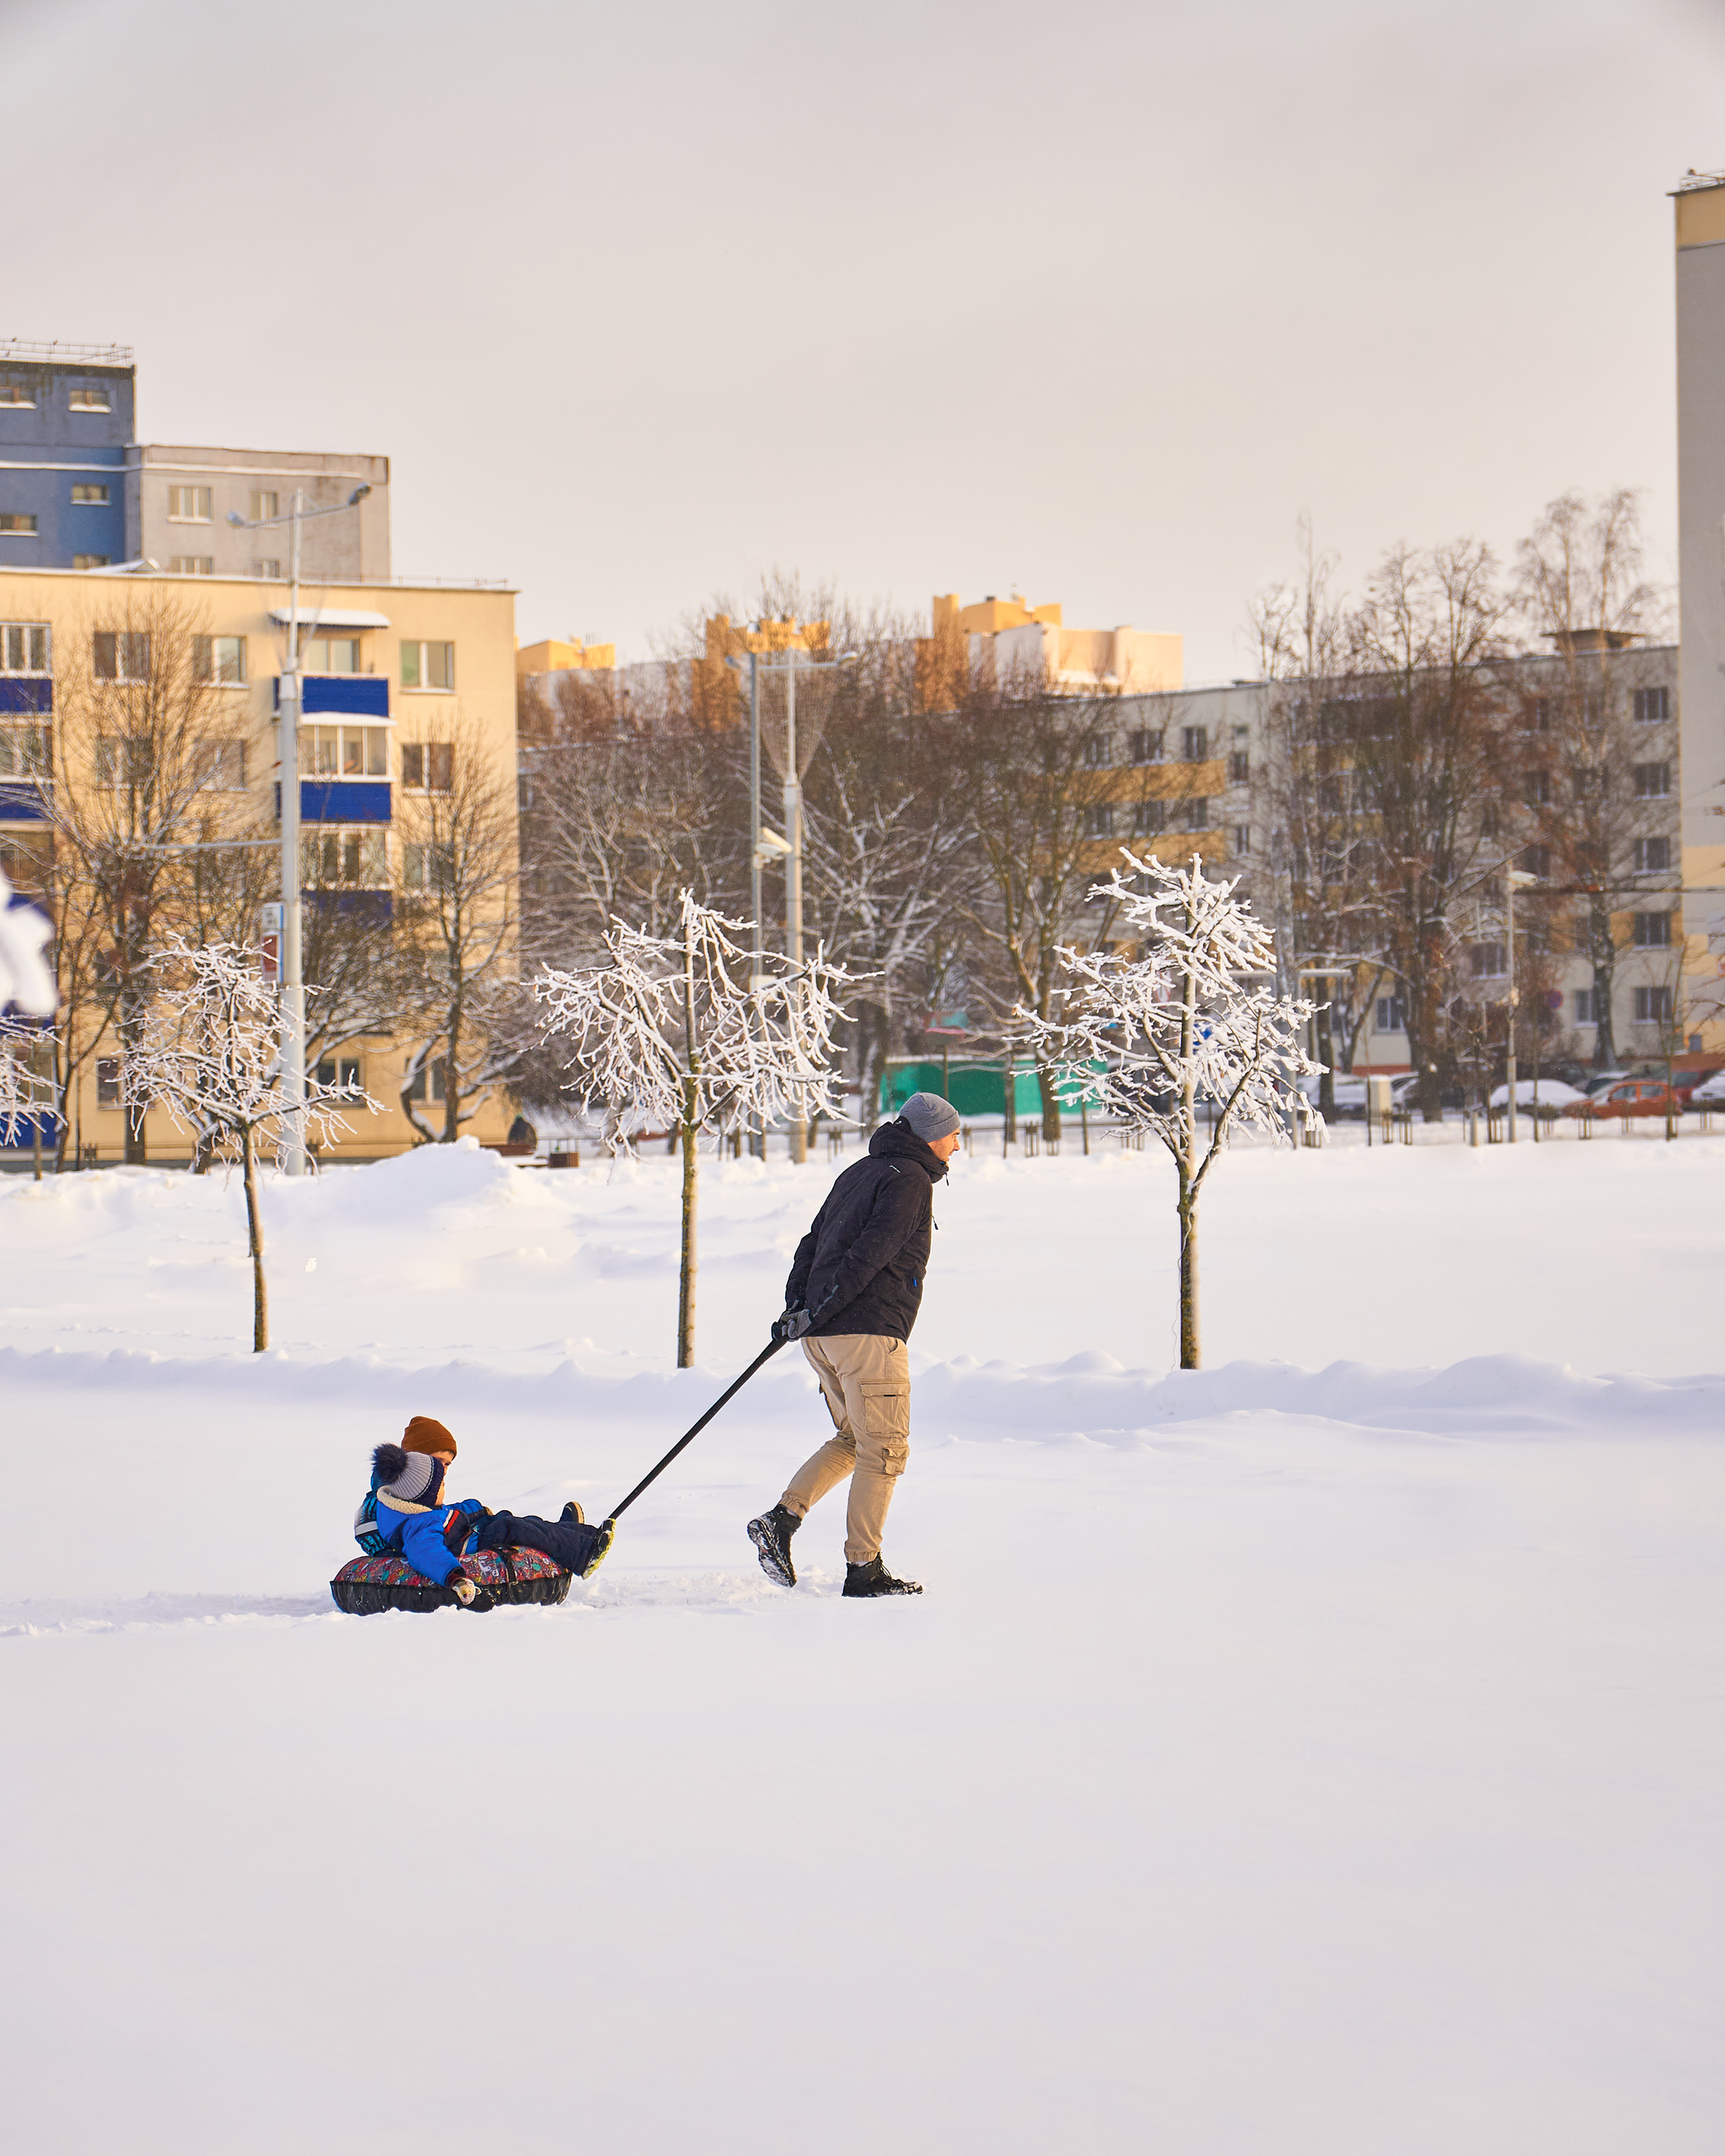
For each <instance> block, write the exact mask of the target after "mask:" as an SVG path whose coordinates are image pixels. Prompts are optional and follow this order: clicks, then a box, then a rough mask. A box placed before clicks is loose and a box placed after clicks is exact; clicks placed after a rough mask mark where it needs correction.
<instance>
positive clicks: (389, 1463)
mask: <svg viewBox="0 0 1725 2156" xmlns="http://www.w3.org/2000/svg"><path fill="white" fill-rule="evenodd" d="M371 1466H372V1470H373V1471H374V1472H375V1474H376V1476H377V1495H378V1496H379V1497H381V1498H382V1499H384V1500H386V1501H389V1500H393V1501H394V1502H397V1503H398V1504H403V1505H427V1506H430V1505H435V1503H436V1502H437V1493H438V1492H439V1491H440V1490H441V1488H442V1486H443V1462H442V1461H441V1460H434V1459H433V1458H432V1456H431V1454H430V1453H429V1452H409V1451H408V1450H407V1449H406V1448H405V1447H404V1446H402V1445H379V1446H378V1447H377V1450H376V1451H375V1452H374V1453H373V1454H371Z"/></svg>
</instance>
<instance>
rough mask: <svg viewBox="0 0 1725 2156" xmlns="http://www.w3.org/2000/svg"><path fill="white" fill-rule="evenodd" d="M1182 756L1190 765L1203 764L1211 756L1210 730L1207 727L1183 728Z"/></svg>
mask: <svg viewBox="0 0 1725 2156" xmlns="http://www.w3.org/2000/svg"><path fill="white" fill-rule="evenodd" d="M1180 754H1181V755H1182V757H1183V759H1184V760H1185V761H1186V762H1187V763H1188V764H1201V763H1202V762H1203V761H1204V759H1205V758H1206V757H1207V756H1208V755H1209V754H1210V728H1208V727H1207V726H1183V727H1182V728H1181V729H1180Z"/></svg>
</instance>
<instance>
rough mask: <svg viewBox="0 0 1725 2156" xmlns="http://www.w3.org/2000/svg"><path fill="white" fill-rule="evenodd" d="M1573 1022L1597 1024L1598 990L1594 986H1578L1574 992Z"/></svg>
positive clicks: (1587, 1024)
mask: <svg viewBox="0 0 1725 2156" xmlns="http://www.w3.org/2000/svg"><path fill="white" fill-rule="evenodd" d="M1573 1002H1574V1006H1575V1022H1576V1024H1577V1025H1578V1026H1597V1025H1598V1024H1599V990H1598V989H1596V988H1578V989H1577V990H1575V992H1574V996H1573Z"/></svg>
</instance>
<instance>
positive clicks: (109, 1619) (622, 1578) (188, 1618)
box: [0, 1567, 841, 1640]
mask: <svg viewBox="0 0 1725 2156" xmlns="http://www.w3.org/2000/svg"><path fill="white" fill-rule="evenodd" d="M840 1586H841V1582H840V1580H839V1578H838V1577H837V1576H836V1574H832V1573H829V1572H822V1571H820V1569H819V1568H818V1567H811V1568H810V1569H809V1571H808V1572H804V1574H803V1576H802V1577H801V1578H800V1580H799V1581H798V1585H797V1587H796V1589H795V1591H794V1595H793V1593H792V1591H791V1590H789V1589H788V1588H782V1587H777V1586H775V1585H774V1584H773V1582H772V1581H770V1580H767V1579H765V1578H763V1577H761V1575H760V1574H759V1573H758V1572H757V1573H754V1574H752V1575H751V1574H750V1573H748V1572H629V1571H627V1570H622V1571H619V1572H617V1573H616V1574H614V1575H613V1576H612V1577H609V1578H606V1577H596V1578H595V1579H594V1580H592V1581H591V1582H582V1581H579V1580H577V1581H576V1582H575V1583H574V1587H573V1588H571V1590H570V1593H569V1600H568V1602H567V1603H565V1604H563V1607H562V1608H561V1609H537V1608H524V1609H497V1610H491V1611H488V1612H487V1613H486V1615H487V1618H488V1620H489V1619H492V1618H494V1619H496V1620H499V1621H501V1622H505V1623H507V1622H510V1621H514V1620H520V1619H523V1618H525V1619H526V1620H528V1621H530V1622H532V1621H535V1620H553V1621H558V1622H560V1621H562V1620H565V1619H567V1618H569V1617H578V1618H588V1619H590V1618H594V1617H616V1616H625V1615H628V1614H631V1613H632V1612H633V1611H636V1610H644V1609H652V1610H659V1609H682V1610H687V1611H690V1612H691V1613H692V1614H695V1615H697V1616H723V1617H740V1616H746V1615H750V1614H754V1613H756V1612H757V1611H760V1610H761V1609H763V1608H764V1607H771V1606H772V1605H773V1604H783V1603H788V1602H790V1601H792V1600H793V1599H797V1600H800V1601H803V1602H804V1603H807V1602H810V1601H816V1600H820V1599H824V1598H830V1597H835V1596H836V1595H837V1594H838V1592H839V1588H840ZM431 1614H433V1615H435V1616H437V1617H439V1618H444V1619H452V1618H455V1617H457V1616H459V1617H462V1619H463V1620H465V1618H466V1616H467V1614H468V1613H467V1612H465V1611H458V1610H454V1609H448V1610H439V1611H435V1612H433V1613H431ZM313 1621H315V1622H319V1623H322V1622H326V1621H327V1622H328V1623H331V1624H343V1625H358V1624H363V1625H371V1626H374V1627H375V1626H376V1625H377V1624H378V1623H379V1622H380V1621H389V1622H393V1623H397V1624H409V1625H418V1624H423V1623H424V1622H425V1618H424V1617H423V1616H420V1615H416V1614H409V1613H407V1612H403V1611H396V1612H393V1614H392V1615H391V1616H390V1617H389V1619H387V1620H379V1619H377V1618H374V1617H363V1618H361V1617H344V1616H343V1615H342V1614H341V1613H340V1612H339V1610H338V1609H336V1608H335V1606H334V1604H333V1603H332V1602H331V1600H330V1598H329V1590H328V1588H327V1587H325V1588H319V1589H318V1592H317V1593H307V1594H168V1593H156V1594H145V1595H135V1596H131V1597H120V1596H117V1595H116V1596H113V1597H110V1598H84V1599H82V1600H76V1601H74V1600H70V1599H68V1600H58V1599H56V1600H50V1599H47V1598H32V1599H31V1600H29V1601H27V1602H15V1603H10V1604H0V1640H24V1639H43V1638H51V1637H60V1638H63V1637H65V1636H67V1635H69V1634H74V1633H88V1632H131V1631H137V1630H163V1629H166V1628H169V1627H174V1626H179V1627H183V1628H190V1627H196V1626H203V1625H237V1624H260V1623H261V1624H272V1625H283V1624H307V1623H310V1622H313Z"/></svg>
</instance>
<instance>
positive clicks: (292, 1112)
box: [227, 486, 371, 1176]
mask: <svg viewBox="0 0 1725 2156" xmlns="http://www.w3.org/2000/svg"><path fill="white" fill-rule="evenodd" d="M370 493H371V488H370V487H369V486H358V487H355V488H354V490H353V492H352V493H351V494H350V495H349V496H348V498H347V499H346V500H345V501H344V502H332V503H331V504H330V505H329V506H328V508H327V509H307V507H306V498H305V494H304V491H303V489H302V488H298V487H296V488H294V492H293V507H292V508H291V510H289V511H288V512H287V514H286V516H254V517H244V516H241V515H239V514H238V512H237V511H232V510H231V511H230V512H229V514H228V519H227V520H228V522H229V523H230V524H232V525H233V526H236V528H237V529H238V530H239V531H265V530H267V529H269V528H270V526H273V525H278V524H285V525H286V526H289V527H290V529H291V533H292V545H291V547H290V548H289V556H290V562H289V571H290V573H289V577H288V591H289V598H288V607H287V660H286V664H285V665H284V666H283V667H282V670H281V686H280V713H279V733H278V737H277V738H278V742H279V744H280V745H279V748H278V751H277V754H278V756H279V759H280V771H281V947H280V963H279V966H278V969H277V970H278V972H279V974H280V980H281V1094H282V1099H283V1101H284V1102H286V1107H287V1110H288V1115H287V1132H288V1139H287V1150H286V1158H285V1160H284V1162H283V1166H285V1167H286V1170H287V1172H288V1173H289V1175H291V1176H302V1175H303V1174H304V1173H305V1171H306V1125H305V1116H304V1109H305V1102H306V990H305V982H304V979H303V977H302V974H301V971H300V707H301V702H302V698H301V691H300V526H301V525H302V524H303V523H305V522H306V521H307V520H308V519H309V518H311V517H314V516H339V515H341V513H342V511H343V510H350V509H354V508H355V507H357V506H358V504H360V502H362V501H364V499H366V495H367V494H370Z"/></svg>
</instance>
